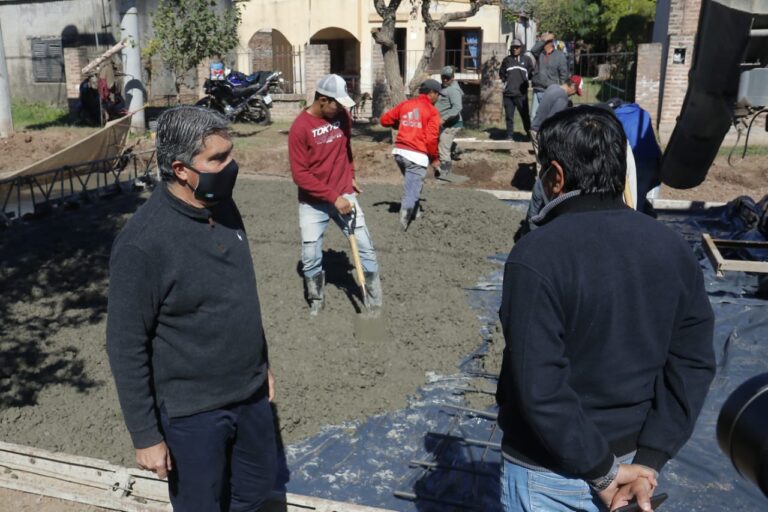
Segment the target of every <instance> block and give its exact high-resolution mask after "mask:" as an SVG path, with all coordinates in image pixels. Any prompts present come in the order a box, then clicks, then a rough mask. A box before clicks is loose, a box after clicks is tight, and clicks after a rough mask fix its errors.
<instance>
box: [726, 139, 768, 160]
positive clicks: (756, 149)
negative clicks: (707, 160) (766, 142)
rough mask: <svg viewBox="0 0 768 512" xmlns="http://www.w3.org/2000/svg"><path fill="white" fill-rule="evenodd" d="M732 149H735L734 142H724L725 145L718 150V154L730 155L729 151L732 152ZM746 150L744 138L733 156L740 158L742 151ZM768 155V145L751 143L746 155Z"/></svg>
mask: <svg viewBox="0 0 768 512" xmlns="http://www.w3.org/2000/svg"><path fill="white" fill-rule="evenodd" d="M731 149H733V143H728V142H723V145H722V146H720V149H719V150H718V151H717V155H718V156H728V153H730V152H731ZM743 151H744V140H743V139H742V140H741V142H740V143H739V146H738V147H737V148H736V150H735V151H734V152H733V158H735V159H739V158H741V153H742V152H743ZM765 155H768V146H756V145H752V144H750V145H749V146H748V147H747V154H746V156H765Z"/></svg>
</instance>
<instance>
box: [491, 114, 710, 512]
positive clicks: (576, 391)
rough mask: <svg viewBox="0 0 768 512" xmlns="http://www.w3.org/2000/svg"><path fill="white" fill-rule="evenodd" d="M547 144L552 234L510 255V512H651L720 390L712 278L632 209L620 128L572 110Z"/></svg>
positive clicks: (547, 128) (506, 440)
mask: <svg viewBox="0 0 768 512" xmlns="http://www.w3.org/2000/svg"><path fill="white" fill-rule="evenodd" d="M539 139H540V141H541V145H540V149H539V160H540V162H541V165H542V168H543V169H544V171H543V172H542V182H543V188H544V192H545V196H546V198H547V204H546V206H545V207H544V209H543V210H542V212H541V215H542V216H543V217H544V219H545V220H544V222H543V225H542V227H541V228H540V229H537V230H536V231H533V232H532V233H530V234H528V235H526V236H525V237H524V238H523V239H522V240H521V241H520V242H518V243H517V244H516V245H515V247H514V248H513V249H512V251H511V252H510V253H509V258H508V259H507V263H506V265H505V268H504V285H503V290H502V303H501V308H500V310H499V317H500V319H501V324H502V328H503V331H504V339H505V341H506V346H505V349H504V355H503V361H502V367H501V375H500V376H499V385H498V389H497V393H496V399H497V402H498V404H499V420H498V421H499V425H500V427H501V429H502V431H503V432H504V436H503V439H502V450H503V457H504V462H503V469H502V479H501V481H502V493H501V494H502V501H503V505H504V509H505V510H506V511H530V510H532V508H531V507H532V506H533V507H535V510H547V511H555V512H557V511H566V510H568V511H571V510H583V511H588V512H598V511H603V510H607V509H608V508H609V507H610V509H611V510H615V509H616V508H618V507H621V506H623V505H625V504H627V503H628V502H629V500H630V499H632V498H637V501H638V503H639V505H640V507H641V509H642V510H645V511H649V510H650V509H651V508H650V497H651V495H652V494H653V491H654V489H655V487H656V479H657V472H658V471H661V468H662V467H663V466H664V464H665V463H666V462H667V461H668V460H669V459H670V458H672V457H674V456H675V454H676V453H677V451H678V450H679V449H680V448H681V447H682V446H683V445H684V444H685V442H686V441H687V440H688V438H689V437H690V435H691V433H692V432H693V428H694V425H695V423H696V418H697V416H698V415H699V412H700V411H701V407H702V404H703V403H704V398H705V396H706V394H707V390H708V389H709V384H710V382H711V381H712V378H713V376H714V374H715V357H714V350H713V347H712V336H713V325H714V320H713V314H712V308H711V307H710V304H709V299H708V297H707V293H706V291H705V289H704V278H703V275H702V272H701V269H700V268H699V264H698V261H697V260H696V257H695V256H694V254H693V251H692V250H691V248H690V246H689V245H688V243H687V242H686V241H685V240H683V239H682V237H680V236H679V235H677V234H676V233H674V232H673V231H672V230H670V229H668V228H667V227H666V226H664V225H663V224H661V223H659V222H657V221H655V220H654V219H651V218H650V217H648V216H646V215H643V214H641V213H638V212H636V211H634V210H632V209H631V208H629V207H627V206H626V205H624V203H623V201H622V192H623V189H624V177H625V172H626V148H627V142H626V137H625V135H624V130H623V129H622V127H621V125H620V124H619V122H618V120H617V119H616V118H615V116H613V115H612V114H611V113H610V112H607V111H605V110H603V109H600V108H597V107H590V106H582V107H576V108H572V109H566V110H564V111H562V112H560V113H558V114H556V115H554V116H553V117H551V118H550V119H548V120H547V121H545V122H544V124H543V125H542V128H541V131H540V133H539ZM648 276H653V278H652V279H651V280H649V279H648ZM532 504H535V505H532Z"/></svg>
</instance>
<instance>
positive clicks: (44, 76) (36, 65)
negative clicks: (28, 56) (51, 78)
mask: <svg viewBox="0 0 768 512" xmlns="http://www.w3.org/2000/svg"><path fill="white" fill-rule="evenodd" d="M47 49H48V45H47V44H46V43H45V42H43V41H41V40H39V39H37V40H33V41H32V75H33V76H34V78H35V82H47V81H48V67H47V66H46V59H45V56H46V53H47Z"/></svg>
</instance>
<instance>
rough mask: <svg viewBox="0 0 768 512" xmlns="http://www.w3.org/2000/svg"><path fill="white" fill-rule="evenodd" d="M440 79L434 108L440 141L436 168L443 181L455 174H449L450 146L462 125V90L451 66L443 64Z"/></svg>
mask: <svg viewBox="0 0 768 512" xmlns="http://www.w3.org/2000/svg"><path fill="white" fill-rule="evenodd" d="M440 79H441V81H442V85H443V89H442V91H440V92H441V93H442V96H440V97H439V98H438V99H437V103H435V108H437V111H438V112H439V113H440V141H439V142H438V149H439V151H440V170H439V171H438V170H436V175H437V178H438V179H441V180H444V181H454V179H455V178H456V177H455V176H451V170H452V168H453V159H452V151H451V149H452V147H453V139H455V138H456V134H457V133H459V131H460V130H461V129H462V127H463V126H464V122H463V121H462V119H461V109H462V106H463V103H462V97H463V96H464V91H462V90H461V87H459V84H458V83H457V82H456V80H455V79H454V73H453V67H452V66H445V67H444V68H443V69H442V70H441V71H440Z"/></svg>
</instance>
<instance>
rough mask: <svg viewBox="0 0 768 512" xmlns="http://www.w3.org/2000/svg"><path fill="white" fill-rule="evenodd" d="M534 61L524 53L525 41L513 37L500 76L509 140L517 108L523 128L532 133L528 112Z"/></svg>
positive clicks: (513, 131)
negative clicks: (502, 84) (529, 89)
mask: <svg viewBox="0 0 768 512" xmlns="http://www.w3.org/2000/svg"><path fill="white" fill-rule="evenodd" d="M533 70H534V65H533V61H532V60H531V58H530V57H529V56H528V55H523V43H522V41H520V40H519V39H513V40H512V44H511V45H510V47H509V55H507V56H506V57H504V60H503V61H502V62H501V68H500V69H499V78H501V81H502V82H503V83H504V119H505V121H506V124H507V140H512V139H513V137H514V134H515V109H517V111H518V112H520V118H521V119H522V120H523V129H524V130H525V133H526V135H528V136H529V137H530V135H531V116H530V114H529V113H528V81H529V80H530V79H531V75H532V74H533Z"/></svg>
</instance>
